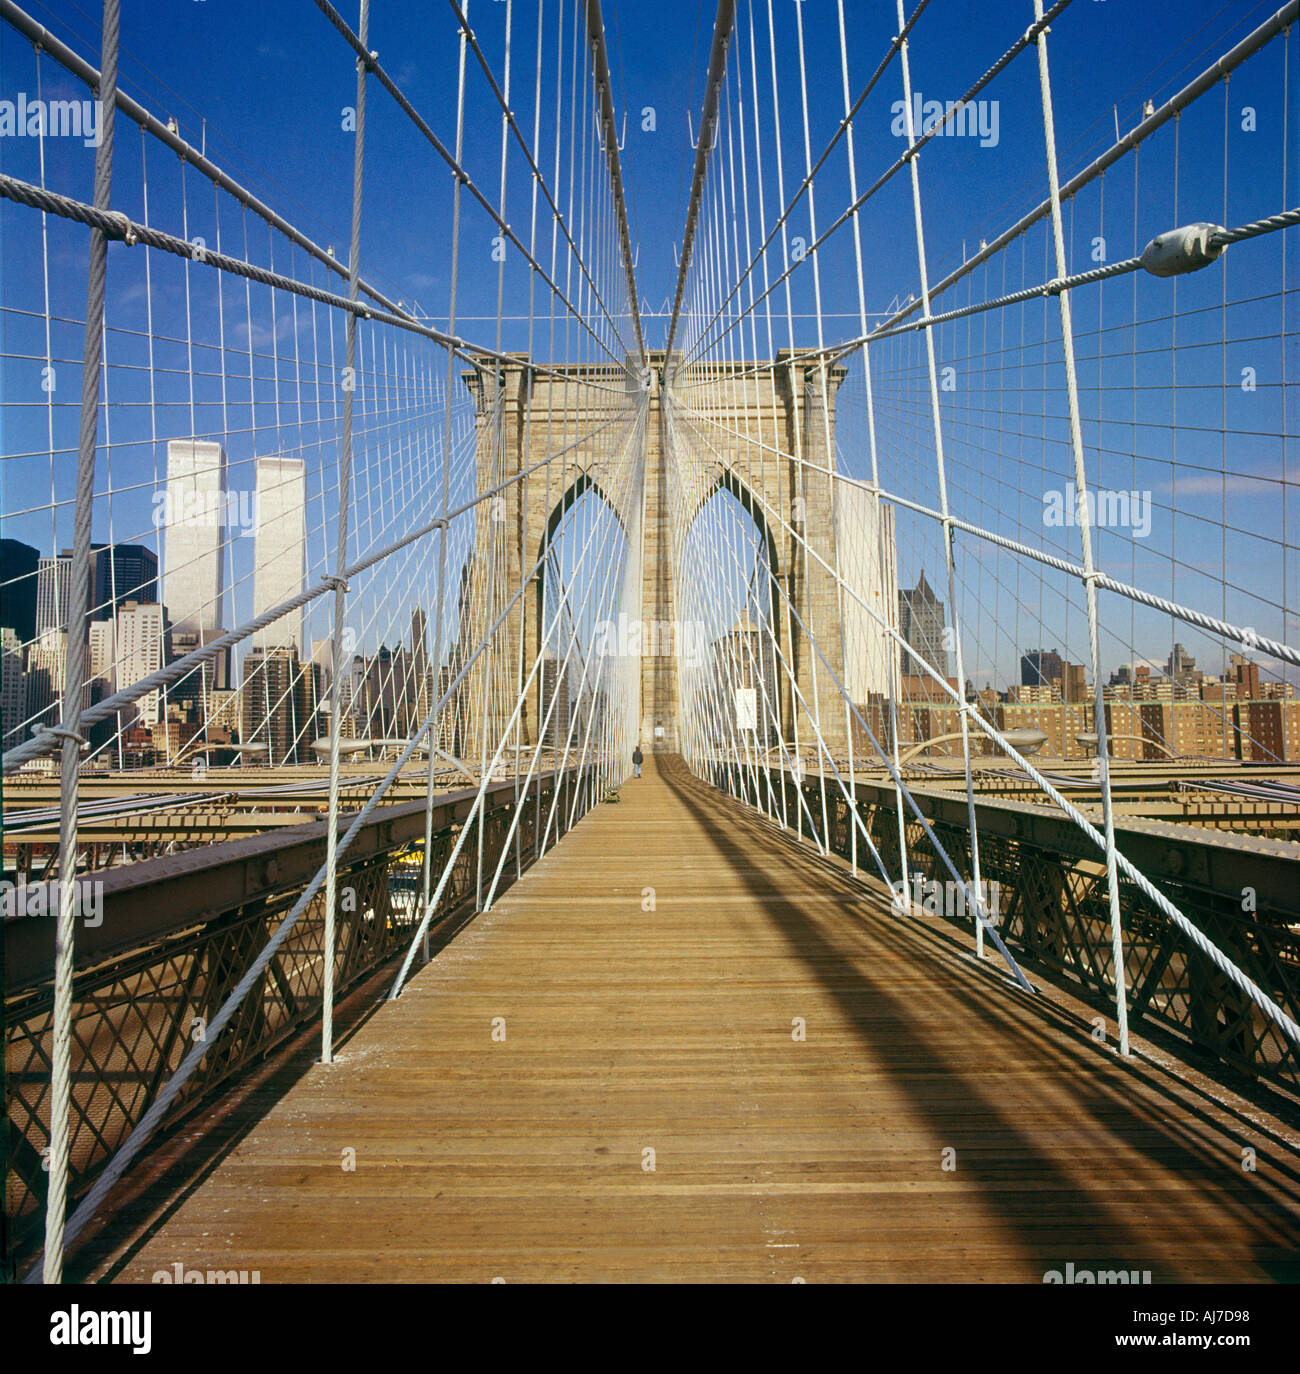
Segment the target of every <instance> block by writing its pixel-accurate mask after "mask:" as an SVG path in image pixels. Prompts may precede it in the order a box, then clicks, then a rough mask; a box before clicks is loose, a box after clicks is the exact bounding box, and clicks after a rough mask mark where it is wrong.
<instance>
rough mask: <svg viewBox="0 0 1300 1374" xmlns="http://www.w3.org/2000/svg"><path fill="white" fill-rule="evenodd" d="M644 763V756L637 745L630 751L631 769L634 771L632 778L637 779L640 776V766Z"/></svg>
mask: <svg viewBox="0 0 1300 1374" xmlns="http://www.w3.org/2000/svg"><path fill="white" fill-rule="evenodd" d="M644 762H645V755H644V754H643V753H642V752H641V746H640V745H639V744H638V745H637V747H636V748H635V749H633V750H632V767H633V768H634V769H635V770H636V771H635V773H634V774H633V776H634V777H638V778H639V777H640V776H641V765H642V764H643V763H644Z"/></svg>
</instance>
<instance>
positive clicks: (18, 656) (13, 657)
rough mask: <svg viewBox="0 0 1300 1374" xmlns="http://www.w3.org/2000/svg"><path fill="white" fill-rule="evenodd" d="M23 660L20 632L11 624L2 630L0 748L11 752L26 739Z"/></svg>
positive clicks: (0, 630) (0, 652)
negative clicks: (24, 737)
mask: <svg viewBox="0 0 1300 1374" xmlns="http://www.w3.org/2000/svg"><path fill="white" fill-rule="evenodd" d="M23 658H24V654H23V646H22V641H21V640H20V639H19V638H18V632H17V631H16V630H14V629H13V628H12V627H10V626H8V625H5V626H3V627H0V748H4V749H12V748H13V747H14V745H15V744H20V743H21V742H22V738H23V731H22V724H23V715H24V708H25V706H26V701H25V699H24V691H23Z"/></svg>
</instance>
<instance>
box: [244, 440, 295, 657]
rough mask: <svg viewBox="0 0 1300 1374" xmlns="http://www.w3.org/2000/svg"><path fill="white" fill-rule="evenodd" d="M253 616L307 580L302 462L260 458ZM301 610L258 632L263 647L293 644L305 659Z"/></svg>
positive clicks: (254, 552)
mask: <svg viewBox="0 0 1300 1374" xmlns="http://www.w3.org/2000/svg"><path fill="white" fill-rule="evenodd" d="M253 557H254V560H255V565H254V569H253V614H254V615H261V614H262V613H263V612H264V611H269V610H270V609H271V608H272V607H273V606H277V605H279V603H280V602H281V601H286V600H288V598H289V597H291V596H296V595H297V594H298V593H299V592H301V591H302V589H303V584H304V582H305V580H306V576H307V465H306V463H304V462H303V461H302V459H301V458H259V459H258V460H257V521H256V527H255V533H254V538H253ZM304 631H305V624H304V614H303V612H302V611H301V610H297V611H292V612H290V614H288V615H286V616H282V617H281V618H280V619H279V620H277V621H275V622H274V623H273V624H271V625H269V626H267V628H266V629H265V630H261V631H259V632H258V634H257V636H256V640H255V643H256V644H257V645H259V646H260V647H262V648H271V647H276V646H279V647H287V646H289V645H292V646H293V647H294V649H296V650H297V651H298V654H299V656H301V655H302V652H303V649H304V646H305V643H306V640H305V636H304Z"/></svg>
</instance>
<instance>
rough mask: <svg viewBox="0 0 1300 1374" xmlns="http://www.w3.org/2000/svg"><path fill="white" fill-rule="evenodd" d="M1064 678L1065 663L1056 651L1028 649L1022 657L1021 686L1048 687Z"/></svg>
mask: <svg viewBox="0 0 1300 1374" xmlns="http://www.w3.org/2000/svg"><path fill="white" fill-rule="evenodd" d="M1063 677H1064V661H1063V660H1062V658H1061V655H1060V654H1058V653H1057V652H1056V650H1055V649H1026V650H1025V652H1024V653H1023V654H1021V655H1020V685H1021V686H1022V687H1047V686H1050V685H1051V684H1052V683H1053V682H1060V681H1061V680H1062V678H1063Z"/></svg>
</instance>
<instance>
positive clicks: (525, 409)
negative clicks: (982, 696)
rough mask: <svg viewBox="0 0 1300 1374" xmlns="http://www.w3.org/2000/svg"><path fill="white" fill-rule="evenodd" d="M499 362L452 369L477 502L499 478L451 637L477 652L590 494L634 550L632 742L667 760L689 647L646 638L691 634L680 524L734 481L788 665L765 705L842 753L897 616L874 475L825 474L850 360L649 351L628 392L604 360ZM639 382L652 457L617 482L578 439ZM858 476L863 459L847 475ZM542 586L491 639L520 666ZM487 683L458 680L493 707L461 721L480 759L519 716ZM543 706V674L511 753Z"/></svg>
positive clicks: (605, 449)
mask: <svg viewBox="0 0 1300 1374" xmlns="http://www.w3.org/2000/svg"><path fill="white" fill-rule="evenodd" d="M509 357H510V361H509V362H508V363H506V364H485V365H484V366H482V367H481V368H479V369H477V370H476V371H471V372H468V373H465V374H464V380H465V382H466V384H467V385H468V386H469V388H470V390H471V392H472V393H473V395H474V398H475V402H476V427H477V429H476V445H477V459H476V461H477V480H478V487H479V491H480V492H484V491H488V490H490V489H492V488H496V487H499V486H500V485H501V484H502V483H505V482H509V483H510V484H509V485H508V486H506V487H504V489H503V490H502V492H501V494H500V495H499V496H498V497H494V498H493V500H491V501H485V502H483V503H482V504H481V505H480V507H479V517H478V519H479V525H478V529H477V530H476V544H475V548H476V554H475V557H474V559H473V561H472V563H471V565H470V567H469V569H468V577H467V580H466V585H465V587H464V588H463V591H462V607H461V625H460V642H461V644H462V646H464V645H470V646H474V645H477V644H479V643H481V642H482V641H483V639H484V638H485V636H487V634H488V633H489V631H490V630H491V628H492V626H493V625H494V624H495V623H496V622H497V620H498V618H499V617H500V616H501V614H502V612H503V610H504V609H505V608H506V606H507V605H508V603H509V601H510V598H511V596H512V595H513V594H514V592H515V591H516V590H517V589H518V587H519V585H520V580H521V579H522V578H524V577H525V576H527V575H528V574H529V572H530V571H531V570H532V569H533V568H534V566H535V565H536V564H537V562H538V559H539V558H541V557H542V555H543V554H545V553H546V551H547V549H548V547H549V545H550V541H552V540H553V539H554V538H555V535H556V531H557V530H558V528H559V526H560V522H561V521H562V520H563V518H564V515H565V514H566V512H567V511H568V510H569V508H570V507H571V506H572V505H573V503H574V502H575V501H577V500H578V499H579V498H580V497H582V496H583V495H584V494H586V493H587V492H593V493H594V494H595V495H597V496H598V497H599V498H601V499H603V500H604V501H605V502H606V503H607V504H608V506H609V508H610V509H611V510H612V512H613V514H614V515H615V516H616V517H617V519H618V521H619V523H620V524H621V525H622V527H623V530H624V531H625V532H626V534H627V536H628V538H629V539H632V540H635V541H636V542H637V543H638V544H639V549H638V550H637V552H638V553H639V563H640V570H641V589H640V607H639V616H640V620H641V624H642V626H643V627H645V631H646V633H645V634H644V635H643V636H642V643H641V647H640V653H639V656H640V669H639V679H640V707H639V719H640V738H641V742H642V747H643V748H646V749H655V750H660V751H664V752H676V751H677V750H678V749H679V748H680V747H681V706H682V701H681V693H682V672H683V669H684V667H685V666H686V665H685V664H684V663H683V661H682V658H681V655H680V654H679V652H678V648H679V645H680V643H681V640H682V638H685V639H687V640H688V641H689V639H690V636H682V635H679V636H678V637H677V638H674V637H673V636H671V635H665V634H662V633H658V634H656V633H655V629H656V627H667V626H674V627H678V629H679V631H680V630H691V629H695V628H698V627H694V626H690V625H686V626H684V625H683V616H686V617H689V616H690V614H691V611H690V606H691V605H696V606H698V604H699V600H698V596H696V595H693V594H692V590H691V589H689V588H688V587H686V586H685V585H684V583H683V579H684V578H690V577H692V576H698V570H697V569H696V568H695V567H694V565H693V564H692V563H690V562H689V561H688V560H685V559H684V558H683V544H684V539H683V532H684V531H685V530H687V529H689V527H690V525H691V524H692V522H693V521H694V520H695V519H696V518H697V517H698V516H699V514H700V512H701V511H702V510H703V508H704V507H705V505H706V503H707V502H709V500H710V498H711V497H713V496H714V495H715V494H716V493H717V492H719V491H722V490H726V491H729V492H731V494H732V495H733V496H734V497H735V498H736V499H737V501H739V503H740V504H741V506H742V507H743V508H744V509H745V510H746V511H747V512H748V514H749V515H750V516H751V518H752V519H753V521H754V524H755V526H756V527H757V531H758V536H759V539H760V540H761V541H762V544H763V545H764V546H765V548H766V560H765V563H766V566H765V568H764V569H763V572H764V576H768V577H770V579H771V582H772V584H773V585H772V586H771V587H770V588H769V589H768V591H769V593H770V595H769V596H768V597H767V598H766V604H767V605H768V606H769V607H771V612H772V613H771V616H770V622H771V633H772V637H773V638H774V640H775V642H776V646H777V649H776V654H777V657H778V661H779V662H780V663H781V664H782V665H783V666H782V667H778V669H777V671H776V673H775V678H776V682H775V683H774V684H773V685H772V690H771V696H772V698H774V699H779V707H778V706H777V702H776V701H775V700H774V702H773V705H774V707H775V708H776V709H779V714H780V729H781V732H782V734H783V735H784V736H785V737H786V738H787V739H793V738H794V737H795V735H796V732H797V733H798V735H799V736H800V737H801V738H802V740H804V741H805V742H806V743H805V746H804V747H805V750H807V748H808V743H809V742H811V741H812V739H813V731H812V729H811V724H810V720H811V713H813V711H814V707H815V705H816V706H817V708H818V709H817V711H816V714H817V717H818V723H819V730H820V733H821V735H822V738H823V740H824V741H825V743H826V745H827V747H828V748H829V749H830V751H831V753H832V755H833V756H834V757H836V758H841V759H842V758H844V757H846V756H847V753H848V750H849V741H850V730H851V727H850V722H849V713H848V711H847V708H846V706H845V701H844V698H845V696H846V695H847V697H848V699H849V700H851V701H853V702H854V703H855V704H864V703H867V702H868V701H869V700H871V699H873V698H877V699H879V698H884V697H887V696H891V695H894V694H895V693H896V688H897V682H898V673H899V665H898V663H897V655H896V654H895V653H894V652H893V650H892V649H891V646H890V638H889V636H888V634H887V633H886V631H885V630H884V629H883V628H882V626H881V621H884V622H886V623H887V624H889V625H890V626H891V627H895V626H896V622H897V607H898V596H897V590H896V588H897V568H896V552H895V536H894V521H893V514H894V513H893V510H892V508H891V507H889V506H887V505H886V504H885V503H884V502H882V501H880V499H879V498H878V497H877V495H876V494H875V493H874V492H873V491H872V490H871V489H870V488H869V486H867V485H866V484H864V483H861V482H857V481H847V480H844V479H843V478H842V477H836V476H834V475H833V474H835V473H836V472H837V465H836V453H837V444H836V438H835V403H836V394H837V392H838V390H839V387H840V385H841V383H842V382H843V380H844V377H845V375H846V372H847V369H846V368H844V367H841V366H838V365H832V366H824V365H823V363H822V362H821V360H820V357H819V356H818V355H817V354H815V353H813V352H812V351H807V352H805V351H798V350H796V351H793V352H792V351H788V350H782V351H781V352H779V353H778V354H777V357H776V359H775V361H774V363H758V364H755V363H753V362H747V363H745V362H736V363H728V364H719V363H706V364H700V365H698V366H696V367H694V368H692V369H689V370H687V371H685V372H683V373H682V375H680V376H676V377H675V376H674V375H673V370H674V367H675V366H676V365H677V364H678V363H679V355H677V354H674V355H673V358H672V360H671V362H670V361H669V360H667V359H666V358H665V355H664V353H663V352H662V351H660V352H651V353H648V355H647V360H648V363H649V375H648V377H641V378H640V380H639V381H638V380H637V372H636V371H635V370H632V369H629V371H628V372H626V373H625V372H624V370H623V369H621V368H618V367H616V366H613V365H610V364H604V365H592V364H570V365H561V366H558V367H546V368H539V367H534V366H533V365H531V364H530V362H529V360H528V358H527V357H526V356H525V355H509ZM637 387H644V389H645V390H646V392H647V393H648V394H647V396H646V397H645V404H646V407H647V409H646V415H645V423H644V426H643V427H642V429H641V431H640V434H639V436H637V435H635V434H634V435H633V436H632V438H631V440H630V442H633V443H637V442H639V443H643V444H644V453H643V455H637V454H632V455H622V458H621V461H622V462H623V463H626V461H627V458H628V456H631V457H632V458H633V459H634V461H635V460H637V459H642V460H643V464H644V466H643V481H637V482H626V481H618V482H616V481H614V480H611V478H610V473H611V472H617V471H618V468H617V466H616V464H617V462H618V461H619V460H618V459H615V460H614V461H611V453H610V447H609V444H608V443H602V442H600V440H599V439H598V438H593V439H592V440H591V441H589V442H580V441H581V440H582V439H583V437H584V436H598V435H600V434H602V432H607V427H608V422H609V421H610V420H611V418H613V416H614V414H615V411H614V409H613V407H612V406H611V398H610V392H611V389H614V388H624V389H626V390H627V391H628V392H629V396H628V397H625V398H623V402H622V403H623V405H624V407H625V408H626V406H627V401H628V400H629V399H631V400H637V399H639V398H637V397H636V396H635V395H634V392H635V390H636V388H637ZM697 407H698V408H697ZM561 450H565V451H564V452H563V453H561ZM551 455H556V456H555V457H554V458H553V459H552V461H551V462H550V463H547V462H546V460H547V459H548V457H550V456H551ZM539 465H543V466H539ZM855 466H856V465H855ZM865 466H866V464H865V455H864V461H863V463H862V465H861V467H860V468H859V470H863V469H865ZM530 468H535V469H536V471H535V473H534V475H533V476H532V477H531V478H530V481H529V483H528V484H527V486H528V489H527V491H526V492H525V484H524V483H523V482H520V481H514V482H511V481H510V479H511V478H513V477H516V476H518V475H519V474H521V473H523V472H525V471H527V470H528V469H530ZM548 470H549V472H550V478H549V482H548V480H547V472H548ZM561 472H562V474H563V475H562V477H561V476H560V475H559V474H560V473H561ZM616 488H617V489H616ZM629 491H630V492H631V493H633V494H632V495H629V494H627V493H628V492H629ZM634 505H635V506H637V508H636V509H631V508H629V507H632V506H634ZM489 548H491V550H492V553H491V557H490V558H485V557H484V556H483V551H484V550H486V549H489ZM544 566H545V565H544V564H543V570H544ZM760 566H761V564H760ZM836 573H838V578H837V576H836ZM542 577H543V571H538V572H536V573H534V574H533V577H532V580H533V581H534V582H535V583H536V584H537V585H536V587H535V588H529V591H528V593H526V594H525V595H524V596H523V597H521V598H520V599H519V601H518V602H516V603H515V605H514V607H513V608H512V609H511V610H510V611H509V613H508V614H507V615H506V618H505V620H504V621H503V622H502V626H501V628H500V629H498V634H502V632H503V631H504V642H505V643H506V644H508V645H510V646H511V649H510V654H511V656H512V657H514V656H515V655H516V654H517V648H516V646H518V645H519V642H520V636H521V635H522V637H523V644H522V663H523V664H524V670H525V672H527V670H528V668H529V667H530V666H531V665H532V664H533V662H534V661H535V659H536V658H537V656H538V654H539V652H540V651H542V650H544V649H545V648H546V645H545V644H544V643H543V642H542V639H543V635H544V633H545V630H544V626H543V604H544V603H543V595H542ZM868 607H870V610H868V609H867V608H868ZM551 613H553V612H547V614H548V615H549V614H551ZM630 613H631V614H633V615H636V614H637V608H635V607H633V609H632V610H631V612H630ZM877 617H879V619H877ZM730 628H731V627H730V626H725V627H723V630H724V631H725V630H727V629H730ZM484 657H485V660H486V658H487V656H486V655H485V656H484ZM904 671H905V669H904ZM491 672H492V669H491V667H490V666H489V665H488V664H487V662H486V661H484V662H482V663H481V664H480V666H479V669H478V673H477V677H475V676H473V675H471V677H470V680H469V681H468V682H467V685H466V686H467V695H468V696H469V698H470V699H471V700H473V701H474V702H475V703H476V707H475V711H474V712H472V713H471V715H475V714H478V708H477V703H478V702H480V701H482V700H483V699H484V698H485V697H486V699H488V700H489V701H490V702H494V703H495V704H492V705H490V706H489V707H488V709H487V710H486V711H485V712H484V713H483V714H482V716H481V719H480V722H477V723H475V724H474V725H472V726H471V727H470V732H469V733H470V736H471V737H472V738H471V739H469V740H467V742H466V743H467V746H468V747H469V748H470V752H475V751H476V750H477V748H478V745H479V741H478V740H477V739H476V738H473V737H475V736H476V735H477V732H478V730H480V729H481V730H483V732H484V733H485V734H486V736H487V739H488V741H489V743H493V742H495V741H496V740H499V739H500V738H501V737H502V735H503V734H504V733H505V730H506V726H507V724H508V719H509V714H510V711H511V709H512V706H513V703H512V702H510V701H509V700H508V694H506V693H494V692H492V691H491V689H490V685H489V682H488V677H489V675H490V673H491ZM480 694H482V695H480ZM760 710H762V708H761V707H760ZM543 714H544V703H543V701H542V696H541V682H540V680H538V682H537V689H536V690H534V691H533V692H531V693H530V694H529V700H528V701H527V702H526V703H525V708H524V711H523V714H522V718H521V726H520V731H521V735H522V739H521V743H524V744H532V743H536V740H537V735H538V731H539V729H540V725H541V719H542V715H543ZM796 716H797V717H798V719H797V720H796ZM467 723H468V722H467ZM815 751H816V747H815V745H813V753H814V754H815Z"/></svg>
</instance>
